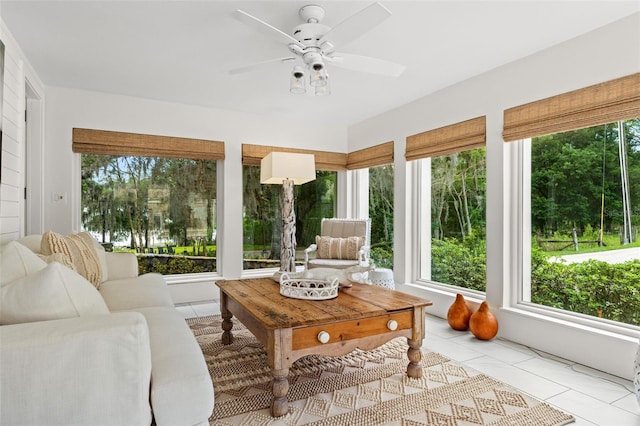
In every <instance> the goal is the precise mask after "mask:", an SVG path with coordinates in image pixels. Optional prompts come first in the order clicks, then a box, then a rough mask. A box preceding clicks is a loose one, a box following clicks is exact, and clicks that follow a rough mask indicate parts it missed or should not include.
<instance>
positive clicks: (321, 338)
mask: <svg viewBox="0 0 640 426" xmlns="http://www.w3.org/2000/svg"><path fill="white" fill-rule="evenodd" d="M330 338H331V336H330V335H329V333H327V332H326V331H321V332H320V333H318V341H319V342H320V343H327V342H328V341H329V339H330Z"/></svg>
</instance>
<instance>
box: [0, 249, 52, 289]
mask: <svg viewBox="0 0 640 426" xmlns="http://www.w3.org/2000/svg"><path fill="white" fill-rule="evenodd" d="M45 266H47V263H46V262H45V261H44V260H42V259H40V258H39V257H38V255H37V254H35V253H34V252H32V251H31V250H29V249H28V248H26V247H25V246H23V245H22V244H20V243H18V242H17V241H11V242H10V243H7V244H6V245H4V246H2V247H0V288H1V287H4V286H5V285H7V284H9V283H11V282H12V281H15V280H17V279H18V278H22V277H25V276H27V275H29V274H31V273H34V272H37V271H39V270H41V269H43V268H44V267H45Z"/></svg>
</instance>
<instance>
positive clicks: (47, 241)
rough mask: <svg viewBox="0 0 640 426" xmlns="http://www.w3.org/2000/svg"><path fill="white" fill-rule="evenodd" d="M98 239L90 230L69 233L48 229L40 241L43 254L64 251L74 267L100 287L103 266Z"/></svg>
mask: <svg viewBox="0 0 640 426" xmlns="http://www.w3.org/2000/svg"><path fill="white" fill-rule="evenodd" d="M95 243H96V241H95V240H94V239H93V237H92V236H91V234H89V233H88V232H80V233H79V234H73V235H67V236H66V237H65V236H63V235H60V234H58V233H56V232H53V231H47V232H45V233H44V235H43V236H42V241H41V243H40V247H41V251H42V254H44V255H51V254H53V253H62V254H64V255H65V256H67V257H68V258H69V259H71V263H73V266H74V269H75V270H76V271H77V272H78V273H79V274H80V275H82V276H83V277H85V278H86V279H87V280H88V281H89V282H91V284H93V285H94V286H96V288H98V287H100V284H101V283H102V268H101V264H100V260H99V258H98V253H97V251H96V247H95Z"/></svg>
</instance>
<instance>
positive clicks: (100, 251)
mask: <svg viewBox="0 0 640 426" xmlns="http://www.w3.org/2000/svg"><path fill="white" fill-rule="evenodd" d="M92 240H93V248H94V249H95V250H96V255H97V256H98V262H100V274H101V279H100V282H101V283H103V282H105V281H107V280H108V279H109V268H108V267H107V251H106V250H105V249H104V247H102V244H100V243H99V242H98V241H96V240H95V239H94V238H92Z"/></svg>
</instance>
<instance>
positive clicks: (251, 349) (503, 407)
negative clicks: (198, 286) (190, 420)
mask: <svg viewBox="0 0 640 426" xmlns="http://www.w3.org/2000/svg"><path fill="white" fill-rule="evenodd" d="M187 323H188V324H189V326H190V327H191V329H192V330H193V332H194V334H195V336H196V338H197V340H198V342H199V344H200V347H201V348H202V352H203V353H204V356H205V359H206V361H207V364H208V366H209V372H210V373H211V377H212V378H213V383H214V391H215V408H214V412H213V415H212V416H211V418H210V419H209V420H210V424H211V425H288V426H289V425H303V424H311V425H329V426H330V425H350V426H351V425H363V426H365V425H366V426H370V425H402V426H418V425H438V426H454V425H455V426H466V425H516V426H523V425H535V426H541V425H549V426H551V425H564V424H567V423H571V422H573V421H574V418H573V417H572V416H570V415H568V414H565V413H563V412H561V411H559V410H557V409H555V408H553V407H551V406H549V405H548V404H546V403H544V402H541V401H539V400H537V399H535V398H532V397H530V396H528V395H526V394H523V393H522V392H520V391H518V390H517V389H515V388H513V387H511V386H509V385H506V384H504V383H502V382H499V381H497V380H495V379H492V378H491V377H488V376H485V375H483V374H480V373H478V372H477V371H475V370H472V369H470V368H468V367H464V366H462V365H460V364H457V363H455V362H453V361H451V360H449V359H448V358H446V357H444V356H442V355H440V354H438V353H435V352H429V351H427V350H424V349H423V356H422V367H423V378H422V379H411V378H408V377H407V376H406V374H405V372H406V368H407V364H408V359H407V354H406V353H407V343H406V339H404V338H398V339H394V340H392V341H390V342H388V343H387V344H385V345H383V346H381V347H380V348H378V349H376V350H373V351H360V350H356V351H354V352H352V353H350V354H348V355H346V356H342V357H335V358H334V357H327V356H307V357H304V358H301V359H299V360H298V361H296V362H295V363H294V364H293V366H292V367H291V368H290V370H289V385H290V387H289V394H288V397H289V413H288V414H287V415H285V416H282V417H280V418H272V417H271V416H270V414H269V407H270V404H271V373H270V370H269V367H268V365H267V357H266V353H265V351H264V349H263V347H262V345H261V344H260V343H259V342H258V341H257V340H256V339H255V337H253V335H252V334H251V333H250V332H249V331H248V330H247V329H246V328H245V327H244V326H243V325H242V324H241V323H240V322H238V321H236V320H235V319H234V325H233V331H234V337H235V341H234V343H233V344H231V345H229V346H223V345H222V343H221V341H220V340H221V335H222V328H221V319H220V316H219V315H216V316H210V317H202V318H194V319H189V320H187Z"/></svg>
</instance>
